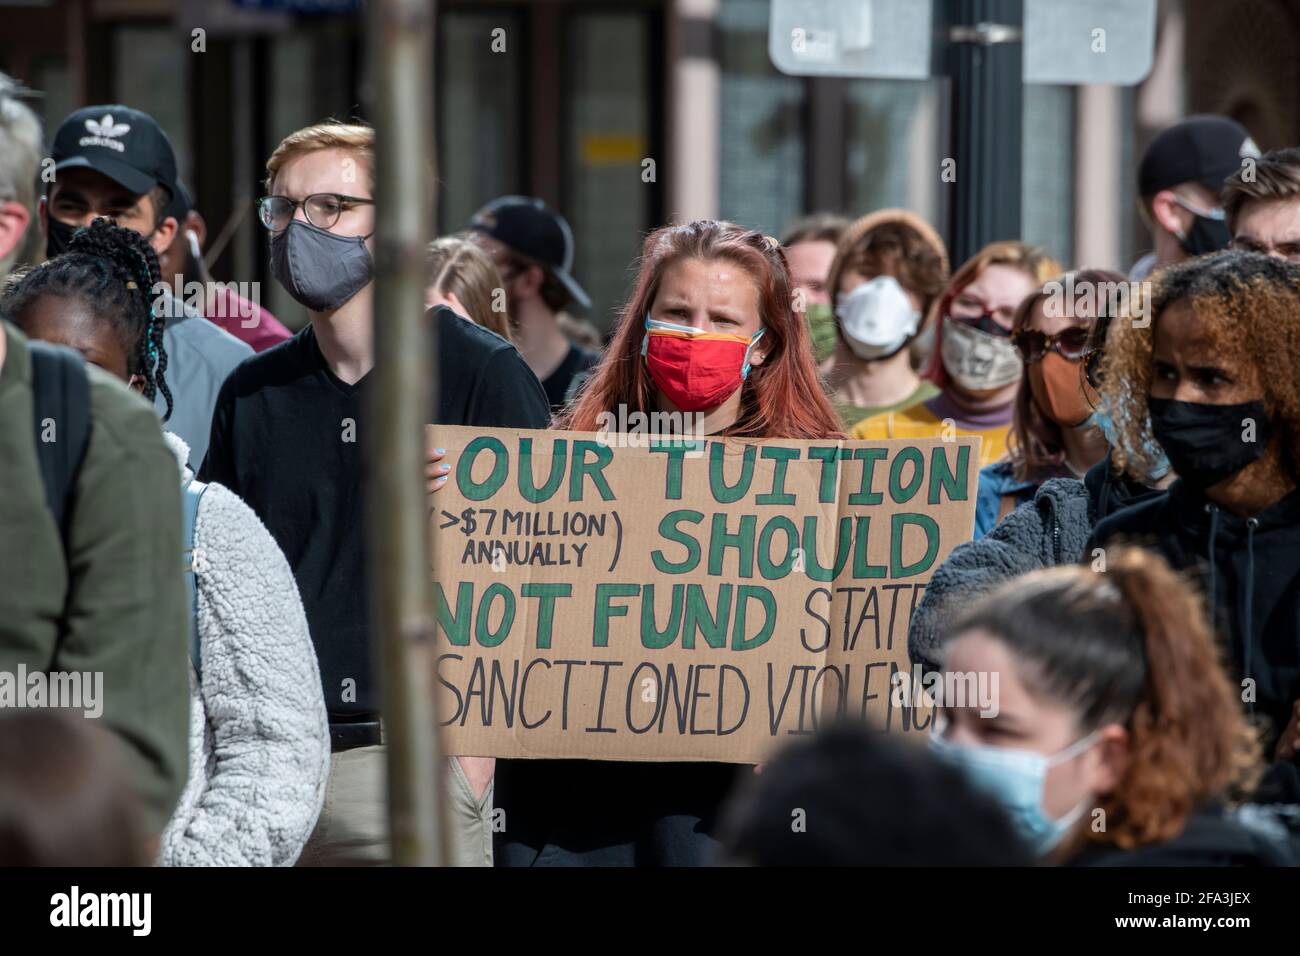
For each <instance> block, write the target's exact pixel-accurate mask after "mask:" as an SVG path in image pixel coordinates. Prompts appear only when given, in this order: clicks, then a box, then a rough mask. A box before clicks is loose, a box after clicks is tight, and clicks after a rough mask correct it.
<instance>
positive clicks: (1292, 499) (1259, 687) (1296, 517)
mask: <svg viewBox="0 0 1300 956" xmlns="http://www.w3.org/2000/svg"><path fill="white" fill-rule="evenodd" d="M1123 542H1131V543H1133V544H1139V545H1142V544H1146V545H1150V546H1153V547H1154V548H1155V549H1156V550H1157V551H1159V552H1160V553H1161V554H1163V555H1164V556H1165V558H1166V559H1168V560H1169V562H1170V563H1171V564H1172V565H1173V566H1174V567H1175V568H1178V569H1182V570H1191V569H1195V570H1197V571H1199V572H1201V573H1202V574H1203V581H1204V590H1205V595H1206V601H1207V603H1208V604H1209V608H1210V616H1211V620H1212V621H1213V622H1214V625H1215V631H1216V632H1217V633H1218V634H1220V635H1223V636H1224V637H1225V638H1226V639H1227V640H1228V642H1229V644H1228V647H1229V650H1230V653H1231V658H1232V661H1233V663H1234V664H1235V665H1236V669H1237V671H1238V674H1237V675H1235V676H1238V677H1240V678H1242V679H1245V678H1250V679H1252V680H1253V681H1254V682H1255V701H1254V703H1253V704H1251V703H1247V708H1248V710H1251V711H1252V712H1253V714H1254V715H1255V716H1256V717H1257V718H1263V719H1264V720H1265V721H1267V723H1266V725H1265V727H1264V729H1265V738H1264V739H1265V746H1266V748H1267V749H1266V751H1265V753H1266V754H1268V755H1269V756H1271V755H1272V752H1273V748H1274V746H1275V745H1276V743H1277V739H1278V737H1279V736H1280V735H1281V733H1282V731H1283V730H1284V729H1285V728H1286V725H1287V721H1288V720H1289V718H1290V715H1291V708H1292V706H1293V705H1294V704H1295V702H1296V700H1298V699H1300V491H1294V492H1292V493H1291V494H1289V495H1287V496H1286V497H1285V498H1283V499H1282V500H1281V501H1279V502H1278V503H1277V504H1275V505H1273V506H1272V507H1271V508H1268V509H1266V510H1264V511H1261V512H1260V513H1259V514H1257V515H1255V516H1254V517H1251V518H1239V517H1236V516H1235V515H1232V514H1229V513H1228V512H1226V511H1223V510H1222V509H1220V508H1218V507H1217V506H1216V505H1213V504H1211V503H1210V502H1209V501H1208V500H1207V499H1206V498H1205V496H1204V495H1202V494H1199V493H1197V492H1195V491H1192V490H1191V489H1189V488H1187V487H1186V485H1185V484H1184V483H1183V482H1182V481H1176V482H1174V484H1173V485H1172V486H1171V487H1170V489H1169V493H1168V494H1167V495H1161V496H1159V497H1157V498H1153V499H1149V500H1146V501H1142V502H1140V503H1137V504H1134V505H1133V506H1131V507H1129V508H1125V509H1123V510H1121V511H1118V512H1116V513H1114V514H1112V515H1110V516H1109V517H1108V518H1106V519H1105V520H1104V521H1101V522H1099V523H1098V525H1097V527H1096V529H1095V530H1094V531H1093V536H1092V540H1091V541H1089V542H1088V545H1087V548H1088V551H1089V553H1091V550H1092V548H1094V547H1098V546H1102V547H1104V546H1105V545H1107V544H1108V543H1109V544H1120V543H1123Z"/></svg>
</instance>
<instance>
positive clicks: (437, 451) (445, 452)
mask: <svg viewBox="0 0 1300 956" xmlns="http://www.w3.org/2000/svg"><path fill="white" fill-rule="evenodd" d="M434 452H435V453H437V454H439V455H445V454H447V449H445V448H435V449H434Z"/></svg>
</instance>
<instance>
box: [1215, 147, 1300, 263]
mask: <svg viewBox="0 0 1300 956" xmlns="http://www.w3.org/2000/svg"><path fill="white" fill-rule="evenodd" d="M1223 211H1224V213H1225V214H1226V217H1227V223H1228V231H1229V232H1231V233H1232V248H1234V249H1241V250H1243V251H1245V252H1260V253H1263V254H1264V255H1266V256H1277V257H1278V258H1279V259H1287V260H1289V261H1291V262H1300V148H1296V147H1291V148H1290V149H1277V150H1273V151H1272V152H1270V153H1266V154H1265V155H1263V156H1261V157H1260V158H1259V159H1258V160H1257V161H1256V162H1255V164H1254V168H1253V169H1251V170H1249V171H1248V170H1245V169H1243V170H1239V171H1238V172H1237V174H1236V175H1235V176H1232V177H1231V178H1230V179H1229V180H1228V184H1227V185H1226V186H1225V187H1224V190H1223Z"/></svg>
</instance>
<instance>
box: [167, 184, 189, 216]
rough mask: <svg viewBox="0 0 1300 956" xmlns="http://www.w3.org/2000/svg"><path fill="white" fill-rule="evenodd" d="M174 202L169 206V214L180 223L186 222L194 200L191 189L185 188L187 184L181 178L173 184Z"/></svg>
mask: <svg viewBox="0 0 1300 956" xmlns="http://www.w3.org/2000/svg"><path fill="white" fill-rule="evenodd" d="M173 185H174V187H175V188H174V189H172V202H171V205H170V206H168V207H167V215H169V216H171V217H172V218H173V219H175V220H176V221H177V222H178V223H183V222H185V217H186V216H188V215H189V214H190V210H191V209H193V208H194V200H192V199H191V198H190V191H189V190H188V189H186V188H185V184H184V183H183V182H181V181H180V180H179V179H178V180H176V182H175V183H174V184H173Z"/></svg>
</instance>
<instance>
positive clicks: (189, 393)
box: [40, 105, 253, 469]
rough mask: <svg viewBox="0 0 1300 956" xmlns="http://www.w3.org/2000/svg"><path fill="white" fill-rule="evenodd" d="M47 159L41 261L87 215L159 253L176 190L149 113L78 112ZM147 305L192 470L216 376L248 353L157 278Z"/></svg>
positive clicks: (171, 223) (204, 444)
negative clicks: (157, 319) (156, 316)
mask: <svg viewBox="0 0 1300 956" xmlns="http://www.w3.org/2000/svg"><path fill="white" fill-rule="evenodd" d="M51 158H52V159H53V160H54V180H53V182H51V183H50V185H49V188H48V190H47V191H46V194H45V197H44V198H43V199H42V200H41V206H40V218H41V225H42V226H43V227H44V229H45V251H46V255H47V256H48V257H49V258H53V257H54V256H57V255H59V254H61V253H62V252H64V251H65V250H66V249H67V247H68V243H69V242H70V241H71V239H72V235H73V233H75V232H76V231H77V230H78V229H79V228H81V227H82V226H86V225H89V224H90V222H91V220H92V219H94V218H95V217H96V216H105V217H107V218H109V219H112V220H113V221H115V222H116V223H117V224H118V225H119V226H123V227H125V228H127V229H133V230H135V231H136V232H138V233H140V235H142V236H144V237H145V238H146V239H147V240H149V244H150V245H151V246H153V250H154V252H156V253H157V254H158V255H160V256H161V255H162V254H163V253H164V252H166V250H167V248H168V247H169V246H170V245H171V244H172V240H173V239H174V238H175V237H176V230H177V222H176V218H175V217H174V216H172V215H169V213H168V207H169V206H170V205H171V202H172V197H173V196H175V195H176V191H177V186H176V181H177V177H176V154H175V153H174V152H173V150H172V144H171V141H170V140H169V139H168V138H167V134H166V133H164V132H163V131H162V128H161V127H160V126H159V125H158V124H157V123H156V122H155V121H154V119H153V117H152V116H150V115H148V114H147V113H142V112H140V111H139V110H135V109H131V108H130V107H127V106H116V105H113V106H88V107H86V108H85V109H80V110H77V111H76V112H75V113H72V114H71V115H70V116H68V117H67V118H66V119H65V120H64V121H63V122H62V123H61V124H60V125H59V130H58V132H57V133H55V134H54V146H53V149H52V152H51ZM194 278H195V279H196V280H197V278H198V277H197V276H195V277H194ZM154 308H155V309H158V310H161V311H162V313H163V315H164V316H165V317H166V325H165V327H164V329H163V345H164V347H165V348H166V351H167V382H168V384H169V385H170V386H171V392H172V414H171V417H170V418H168V419H167V424H166V426H165V427H166V428H167V430H168V431H170V432H174V433H175V434H176V435H179V436H180V437H181V438H182V439H183V440H184V442H185V444H186V445H188V446H189V449H190V466H191V467H192V468H195V469H197V468H198V467H199V465H200V463H202V461H203V456H204V455H205V454H206V453H207V448H208V432H209V430H210V429H211V425H212V409H213V407H214V406H215V405H216V401H217V392H218V390H219V389H220V388H221V383H222V382H224V381H225V380H226V376H227V375H229V374H230V372H231V370H232V369H233V368H234V367H235V366H236V365H238V364H239V363H240V362H242V361H243V360H244V359H246V358H247V357H248V356H250V355H252V354H253V350H252V349H251V348H249V346H247V345H246V344H244V343H243V342H241V341H239V340H238V339H237V338H235V337H234V336H233V335H230V334H229V333H227V332H224V331H223V330H221V329H220V328H218V327H217V326H215V325H213V324H212V323H211V322H208V321H207V320H205V319H204V318H203V317H202V316H201V315H200V314H199V313H198V312H197V311H195V310H194V309H193V308H191V307H189V306H187V305H185V304H184V303H183V302H180V301H179V300H177V299H176V298H174V297H173V296H172V294H171V293H170V292H169V291H168V287H167V286H166V285H165V284H163V283H162V282H161V276H160V279H159V285H158V286H157V288H156V290H155V298H154ZM154 408H155V410H156V411H157V412H158V414H159V415H162V414H163V412H164V411H165V408H166V405H165V401H164V399H163V398H162V396H161V395H160V396H159V397H158V398H157V399H156V400H155V402H154Z"/></svg>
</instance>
